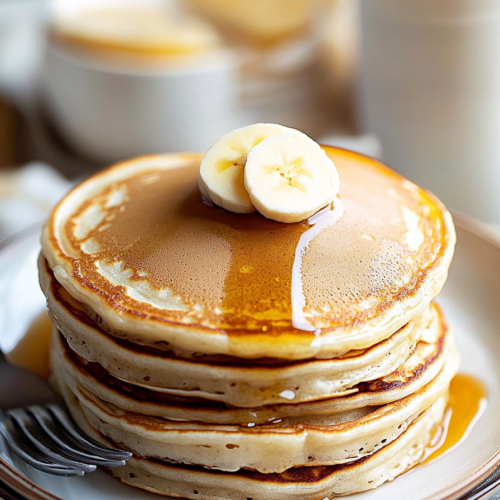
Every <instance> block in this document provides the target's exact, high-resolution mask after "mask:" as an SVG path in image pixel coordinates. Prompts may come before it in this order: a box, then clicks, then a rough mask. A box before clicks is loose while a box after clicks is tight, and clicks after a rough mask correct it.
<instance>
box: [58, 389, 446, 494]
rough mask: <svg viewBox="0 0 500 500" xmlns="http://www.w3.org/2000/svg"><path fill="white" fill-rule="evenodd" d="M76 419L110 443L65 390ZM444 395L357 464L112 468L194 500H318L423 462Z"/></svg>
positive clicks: (132, 464) (127, 479)
mask: <svg viewBox="0 0 500 500" xmlns="http://www.w3.org/2000/svg"><path fill="white" fill-rule="evenodd" d="M65 390H66V393H67V403H68V406H69V409H70V411H71V414H72V415H73V418H74V419H75V421H76V422H77V423H78V425H79V426H80V427H81V428H82V429H84V430H85V432H86V433H87V434H89V435H90V436H92V437H94V439H96V440H98V441H101V442H103V443H106V444H108V445H109V444H110V441H109V440H108V439H106V438H104V437H103V436H102V435H101V434H100V433H99V432H97V431H96V430H95V429H93V428H92V427H91V425H89V423H88V421H87V420H86V419H85V416H84V414H83V411H82V409H81V407H80V406H79V403H78V401H77V400H76V398H75V397H74V396H73V395H72V393H71V392H70V391H69V390H67V388H66V389H65ZM446 403H447V396H446V395H444V396H442V397H441V398H440V399H439V400H438V401H436V403H434V404H433V405H432V406H431V407H430V408H429V409H428V410H427V411H425V412H424V413H423V414H422V415H420V416H419V417H418V418H416V419H415V420H414V421H413V422H412V423H411V424H410V425H409V426H408V428H407V429H406V431H405V432H404V433H403V434H401V435H400V436H399V438H398V439H396V440H395V441H393V442H392V443H391V444H389V445H387V446H385V447H384V448H382V449H381V450H380V451H377V452H376V453H374V454H373V455H371V456H368V457H364V458H362V459H360V460H357V461H355V462H351V463H349V464H342V465H333V466H327V467H298V468H294V469H290V470H288V471H286V472H284V473H281V474H262V473H258V472H255V471H248V470H241V471H238V472H221V471H216V470H208V469H206V468H202V467H195V466H186V465H179V464H169V463H167V462H161V461H153V460H146V459H141V458H138V457H133V458H132V459H130V460H129V462H128V463H127V465H125V466H124V467H119V468H116V469H110V472H111V473H112V474H113V475H115V476H116V477H118V478H119V479H120V480H121V481H123V482H124V483H127V484H130V485H132V486H135V487H138V488H141V489H145V490H147V491H150V492H152V493H159V494H162V495H171V496H175V497H181V498H188V499H192V500H198V499H202V500H213V499H215V498H245V499H247V500H248V499H249V498H251V499H252V500H269V499H270V498H272V499H273V500H290V499H292V500H293V499H297V500H299V499H300V500H318V499H323V500H325V499H327V498H332V497H336V496H341V495H348V494H352V493H357V492H360V491H365V490H369V489H373V488H376V487H377V486H380V485H381V484H383V483H384V482H386V481H392V480H393V479H395V478H396V477H398V476H399V475H401V474H402V473H404V472H405V471H407V470H408V469H410V468H411V467H413V466H414V465H416V464H417V463H418V461H419V460H420V458H421V457H422V454H423V452H424V450H425V448H426V446H427V445H428V443H429V442H430V441H431V439H432V436H433V435H434V433H435V431H436V429H437V428H438V427H439V425H440V423H441V421H442V419H443V415H444V411H445V408H446Z"/></svg>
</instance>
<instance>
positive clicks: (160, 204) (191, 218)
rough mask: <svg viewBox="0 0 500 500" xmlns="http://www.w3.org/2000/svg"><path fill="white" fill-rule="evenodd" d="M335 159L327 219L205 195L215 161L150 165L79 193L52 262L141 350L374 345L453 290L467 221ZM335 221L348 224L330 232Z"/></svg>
mask: <svg viewBox="0 0 500 500" xmlns="http://www.w3.org/2000/svg"><path fill="white" fill-rule="evenodd" d="M325 150H326V152H327V153H328V155H329V156H330V157H331V158H332V160H333V161H334V162H335V165H336V166H337V169H338V171H339V175H340V180H341V189H340V200H337V201H335V203H334V207H333V210H332V211H331V212H330V213H329V214H328V213H326V214H324V216H323V219H322V220H320V221H319V222H316V224H315V220H311V219H309V221H304V222H301V223H296V224H282V223H279V222H274V221H271V220H268V219H265V218H264V217H263V216H261V215H260V214H250V215H237V214H233V213H230V212H227V211H225V210H223V209H219V208H217V207H213V206H210V205H209V204H207V203H205V202H203V200H202V198H201V195H200V193H199V190H198V168H199V162H200V160H201V155H196V154H171V155H163V156H149V157H142V158H138V159H135V160H131V161H128V162H124V163H121V164H118V165H115V166H113V167H111V168H109V169H107V170H104V171H102V172H101V173H99V174H97V175H95V176H93V177H91V178H90V179H88V180H87V181H85V182H83V183H82V184H80V185H79V186H77V187H76V188H74V189H73V190H72V191H71V192H70V193H69V194H68V195H66V196H65V198H63V200H62V201H61V202H60V203H59V204H58V205H57V206H56V208H55V209H54V211H53V212H52V215H51V217H50V219H49V221H48V223H47V225H46V227H45V229H44V233H43V238H42V244H43V253H44V255H45V257H46V259H47V261H48V262H49V265H50V267H51V268H52V270H53V272H54V275H55V277H56V278H57V280H58V281H59V282H60V283H61V284H62V285H63V286H64V287H65V288H66V289H67V290H68V292H69V293H70V294H71V295H73V296H74V297H75V298H76V299H77V300H79V301H80V302H82V303H83V304H85V305H86V306H87V307H88V308H89V314H90V315H91V316H92V315H93V314H94V313H96V314H97V315H98V319H99V322H100V323H101V327H103V328H104V329H106V330H108V331H109V332H110V333H112V334H114V335H117V336H120V337H124V338H127V339H128V340H131V341H132V342H137V343H141V344H146V345H155V346H156V347H158V346H160V347H161V346H164V347H166V346H168V348H169V349H174V350H179V351H185V352H199V353H209V354H211V353H219V354H228V355H232V356H238V357H243V358H256V357H273V358H285V359H305V358H311V357H332V356H337V355H340V354H342V353H345V352H347V351H349V350H353V349H360V348H365V347H369V346H371V345H373V344H375V343H377V342H379V341H381V340H383V339H385V338H387V337H389V336H390V335H391V334H392V333H394V332H395V331H396V330H397V329H399V328H400V327H402V326H403V325H404V324H406V323H407V322H408V321H410V320H411V319H412V318H413V317H415V316H417V315H419V314H422V313H423V311H424V309H425V308H426V307H427V306H428V305H429V303H430V302H431V300H432V298H434V296H435V295H437V294H438V293H439V291H440V289H441V287H442V285H443V284H444V281H445V279H446V276H447V271H448V267H449V264H450V262H451V259H452V255H453V248H454V243H455V233H454V229H453V222H452V220H451V216H450V214H449V213H448V212H447V211H446V209H445V208H444V207H443V206H442V204H441V203H440V202H439V201H438V200H436V198H434V197H433V196H432V195H430V194H429V193H428V192H426V191H424V190H423V189H421V188H419V187H417V186H416V185H415V184H413V183H411V182H409V181H408V180H406V179H404V178H403V177H401V176H399V175H398V174H396V173H395V172H393V171H392V170H390V169H389V168H387V167H386V166H384V165H383V164H381V163H380V162H378V161H376V160H374V159H370V158H367V157H365V156H362V155H359V154H356V153H353V152H349V151H345V150H341V149H336V148H330V147H326V148H325ZM342 211H343V214H342ZM332 213H336V214H339V213H340V214H342V216H341V217H340V219H339V220H337V221H336V222H334V218H332V219H331V221H332V222H331V223H330V222H328V216H329V215H331V214H332Z"/></svg>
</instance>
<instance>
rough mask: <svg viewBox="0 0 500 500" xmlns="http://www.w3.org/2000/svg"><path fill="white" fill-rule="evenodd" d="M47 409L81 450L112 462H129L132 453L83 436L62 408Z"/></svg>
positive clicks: (52, 407) (50, 407)
mask: <svg viewBox="0 0 500 500" xmlns="http://www.w3.org/2000/svg"><path fill="white" fill-rule="evenodd" d="M47 408H48V409H49V410H50V412H51V414H52V415H53V416H54V418H55V420H56V421H57V423H59V424H60V425H61V426H62V428H63V429H64V430H65V431H66V432H67V433H68V434H69V435H70V436H71V437H73V438H74V439H75V440H76V441H77V442H78V444H79V445H80V447H81V448H84V449H85V450H87V451H89V452H90V453H97V454H99V455H100V456H101V457H104V458H109V459H111V460H128V459H129V458H130V457H131V456H132V453H129V452H128V451H124V450H115V449H113V448H108V447H106V446H103V445H101V444H99V443H97V442H96V441H94V440H93V439H91V438H90V437H88V436H87V435H85V434H83V432H82V431H80V429H79V428H78V427H76V425H75V424H73V422H72V420H70V418H69V416H68V415H67V414H66V412H65V411H64V410H63V409H62V408H61V407H60V406H58V405H55V404H51V405H48V406H47Z"/></svg>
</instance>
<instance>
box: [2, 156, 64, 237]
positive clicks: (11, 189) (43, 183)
mask: <svg viewBox="0 0 500 500" xmlns="http://www.w3.org/2000/svg"><path fill="white" fill-rule="evenodd" d="M70 186H71V183H70V182H68V181H67V180H65V179H64V178H63V177H61V175H60V174H58V173H57V172H56V171H55V170H54V169H53V168H52V167H50V166H49V165H47V164H45V163H40V162H32V163H28V164H26V165H25V166H23V167H21V168H19V169H12V170H0V242H2V241H4V240H5V239H6V238H9V237H10V236H12V235H14V234H15V233H17V232H19V231H21V230H22V229H25V228H27V227H28V226H30V225H32V224H34V223H36V222H41V221H43V220H44V219H45V218H46V217H47V215H48V213H49V211H50V209H51V208H52V206H54V205H55V203H57V201H58V200H59V199H60V198H61V197H62V196H63V195H64V193H66V191H68V189H69V188H70Z"/></svg>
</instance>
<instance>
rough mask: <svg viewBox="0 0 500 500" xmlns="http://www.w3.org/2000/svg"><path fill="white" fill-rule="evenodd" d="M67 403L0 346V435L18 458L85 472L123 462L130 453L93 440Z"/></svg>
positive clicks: (59, 472) (69, 472)
mask: <svg viewBox="0 0 500 500" xmlns="http://www.w3.org/2000/svg"><path fill="white" fill-rule="evenodd" d="M63 408H64V407H63V405H62V402H61V399H60V398H59V396H57V394H56V393H55V392H54V391H53V390H52V389H51V388H50V387H49V385H48V384H47V383H45V382H44V381H43V380H42V379H41V378H39V377H38V376H37V375H35V374H34V373H32V372H30V371H28V370H25V369H23V368H19V367H16V366H13V365H10V364H9V363H8V362H7V360H6V359H5V356H4V354H3V353H2V351H1V350H0V434H1V435H2V436H3V437H4V438H5V440H6V441H7V443H8V445H9V447H10V449H11V450H12V451H13V452H14V453H15V454H16V455H17V456H18V457H20V458H21V459H22V460H24V461H25V462H26V463H27V464H29V465H31V466H32V467H34V468H35V469H38V470H41V471H43V472H47V473H49V474H53V475H56V476H83V475H84V474H85V473H89V472H93V471H95V470H96V468H97V466H98V465H102V466H106V467H119V466H121V465H125V462H126V461H127V460H128V459H129V458H130V457H131V456H132V455H131V453H128V452H126V451H122V450H115V449H112V448H107V447H104V446H102V445H101V444H99V443H97V442H95V441H94V440H92V439H90V438H89V437H88V436H86V435H85V434H83V432H82V431H81V430H80V429H79V428H78V427H76V425H75V424H74V423H73V420H72V419H71V417H70V416H69V415H68V414H67V412H66V410H64V409H63Z"/></svg>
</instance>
